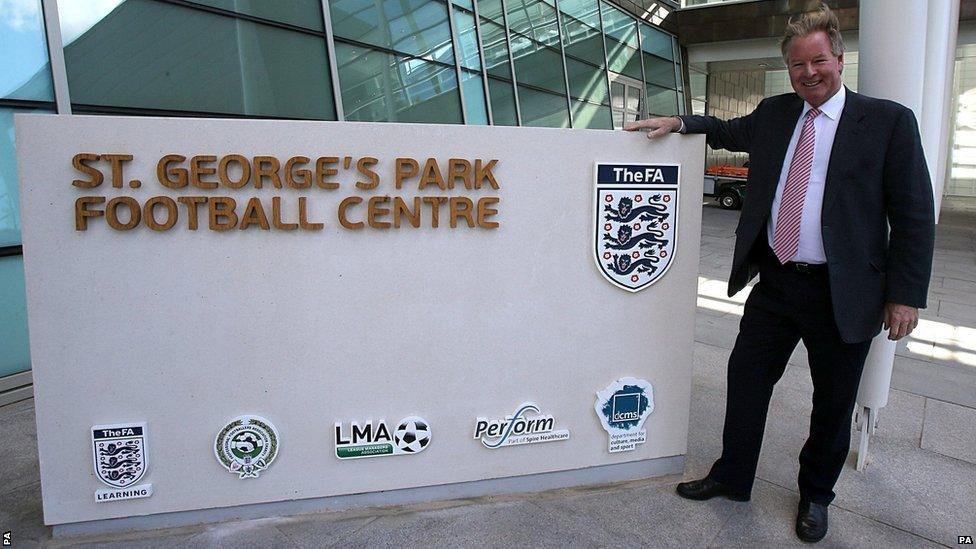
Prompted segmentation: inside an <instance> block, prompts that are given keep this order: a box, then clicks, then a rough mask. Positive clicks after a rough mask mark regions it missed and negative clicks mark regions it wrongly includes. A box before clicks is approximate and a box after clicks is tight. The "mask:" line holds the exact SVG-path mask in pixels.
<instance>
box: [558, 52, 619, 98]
mask: <svg viewBox="0 0 976 549" xmlns="http://www.w3.org/2000/svg"><path fill="white" fill-rule="evenodd" d="M566 72H567V76H568V77H569V95H570V96H572V97H575V98H577V99H585V100H587V101H591V102H593V103H603V104H608V103H609V102H610V98H609V94H608V92H607V73H606V71H604V70H603V69H598V68H596V67H593V66H592V65H587V64H586V63H580V62H579V61H574V60H572V59H569V58H566Z"/></svg>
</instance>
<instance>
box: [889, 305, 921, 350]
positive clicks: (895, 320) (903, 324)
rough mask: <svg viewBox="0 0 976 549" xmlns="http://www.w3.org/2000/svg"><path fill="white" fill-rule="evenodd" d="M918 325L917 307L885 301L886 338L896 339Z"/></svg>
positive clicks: (910, 331)
mask: <svg viewBox="0 0 976 549" xmlns="http://www.w3.org/2000/svg"><path fill="white" fill-rule="evenodd" d="M916 326H918V309H916V308H915V307H909V306H908V305H899V304H898V303H885V314H884V328H885V329H886V330H888V339H890V340H891V341H898V340H899V339H901V338H903V337H905V336H907V335H908V334H910V333H912V330H914V329H915V327H916Z"/></svg>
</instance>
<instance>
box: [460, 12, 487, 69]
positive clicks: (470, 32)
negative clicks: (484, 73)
mask: <svg viewBox="0 0 976 549" xmlns="http://www.w3.org/2000/svg"><path fill="white" fill-rule="evenodd" d="M453 13H454V29H455V31H456V32H457V35H458V36H457V43H458V50H460V51H458V58H459V59H460V61H461V66H462V67H465V68H468V69H474V70H481V54H480V53H478V32H477V29H476V28H475V24H474V15H472V14H470V13H468V12H466V11H464V10H461V9H454V10H453Z"/></svg>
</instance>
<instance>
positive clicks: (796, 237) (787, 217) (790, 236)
mask: <svg viewBox="0 0 976 549" xmlns="http://www.w3.org/2000/svg"><path fill="white" fill-rule="evenodd" d="M819 114H820V109H817V108H812V109H810V110H809V111H807V116H806V119H804V120H803V129H801V130H800V139H799V141H797V143H796V150H795V151H793V161H792V162H790V171H789V173H788V174H787V175H786V184H785V185H784V186H783V196H782V198H781V199H780V202H779V214H777V215H776V230H775V232H774V233H773V253H774V254H776V258H777V259H779V262H780V263H786V262H787V261H789V260H791V259H793V256H795V255H796V250H797V248H798V247H799V245H800V217H801V216H802V214H803V200H804V199H805V198H806V196H807V183H809V182H810V170H811V169H812V168H813V145H814V142H815V141H816V140H817V132H816V130H814V128H813V119H814V118H816V117H817V116H818V115H819Z"/></svg>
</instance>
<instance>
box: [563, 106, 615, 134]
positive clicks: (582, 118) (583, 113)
mask: <svg viewBox="0 0 976 549" xmlns="http://www.w3.org/2000/svg"><path fill="white" fill-rule="evenodd" d="M612 124H613V120H612V119H611V116H610V107H607V106H604V105H594V104H593V103H586V102H584V101H573V127H574V128H590V129H599V130H612V129H613V125H612Z"/></svg>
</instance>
